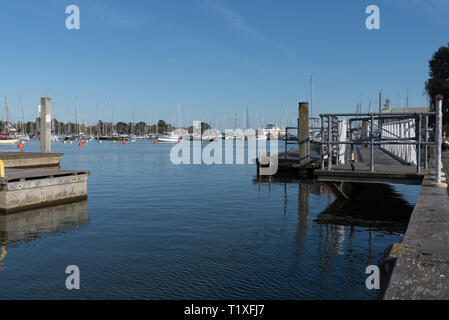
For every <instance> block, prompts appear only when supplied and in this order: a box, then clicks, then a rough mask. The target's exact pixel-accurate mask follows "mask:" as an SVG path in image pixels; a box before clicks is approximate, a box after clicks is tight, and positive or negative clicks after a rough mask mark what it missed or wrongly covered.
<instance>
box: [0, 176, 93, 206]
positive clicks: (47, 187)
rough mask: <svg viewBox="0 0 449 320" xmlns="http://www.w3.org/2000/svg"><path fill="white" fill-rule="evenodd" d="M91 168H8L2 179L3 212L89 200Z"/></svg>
mask: <svg viewBox="0 0 449 320" xmlns="http://www.w3.org/2000/svg"><path fill="white" fill-rule="evenodd" d="M88 175H89V171H76V170H60V169H45V168H43V169H6V170H5V177H2V178H0V213H3V214H8V213H13V212H17V211H23V210H29V209H35V208H39V207H45V206H51V205H56V204H61V203H69V202H74V201H79V200H84V199H87V178H88Z"/></svg>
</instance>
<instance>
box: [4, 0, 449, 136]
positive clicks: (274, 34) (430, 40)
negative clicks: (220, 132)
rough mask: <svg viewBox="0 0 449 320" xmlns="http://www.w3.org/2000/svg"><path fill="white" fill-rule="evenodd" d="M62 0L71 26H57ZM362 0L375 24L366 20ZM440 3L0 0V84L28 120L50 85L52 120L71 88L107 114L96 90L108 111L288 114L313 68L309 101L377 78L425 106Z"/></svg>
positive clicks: (448, 26)
mask: <svg viewBox="0 0 449 320" xmlns="http://www.w3.org/2000/svg"><path fill="white" fill-rule="evenodd" d="M70 4H76V5H78V6H79V8H80V11H81V29H80V30H76V31H68V30H67V29H66V28H65V19H66V17H67V15H66V14H65V8H66V6H67V5H70ZM370 4H375V5H378V6H379V7H380V10H381V30H367V29H366V28H365V19H366V17H367V15H366V14H365V8H366V7H367V6H368V5H370ZM448 17H449V1H447V0H420V1H418V0H395V1H387V0H372V1H356V0H345V1H334V0H328V1H322V0H316V1H302V0H295V1H274V0H270V1H265V0H238V1H236V0H182V1H181V0H178V1H173V0H164V1H161V0H155V1H150V0H133V1H118V0H80V1H75V0H70V1H61V0H60V1H57V0H40V1H31V0H27V1H25V0H14V1H9V0H8V1H6V0H1V3H0V35H1V36H0V47H1V50H0V96H2V97H4V96H7V98H8V105H9V108H10V109H11V117H12V119H13V120H14V119H15V118H16V117H17V109H18V95H19V93H20V94H22V97H23V105H24V109H25V110H24V111H25V117H26V119H27V120H28V119H34V118H35V117H36V116H37V105H38V103H39V98H40V97H41V96H45V95H47V93H48V95H49V96H50V97H51V98H53V99H54V112H55V114H56V116H57V117H58V118H59V119H61V120H63V121H66V120H67V117H68V116H67V112H68V111H67V110H69V109H68V108H69V107H70V112H71V114H72V115H71V119H72V120H73V119H74V112H75V111H74V110H75V108H74V105H75V96H78V97H79V104H80V113H82V114H84V118H85V119H86V121H87V122H88V121H89V119H91V120H92V121H94V119H95V118H96V115H97V114H98V118H101V119H103V120H104V119H105V107H104V106H105V102H106V101H107V103H108V109H107V120H109V121H110V120H111V117H112V115H111V113H112V109H113V110H114V121H118V120H123V121H131V119H132V114H134V115H135V116H134V118H135V119H136V120H137V119H145V120H149V119H151V122H154V119H155V118H156V116H157V117H158V118H161V119H166V120H168V121H175V119H176V118H177V109H178V107H177V106H178V104H180V105H181V114H182V118H183V121H184V122H186V121H188V122H190V121H192V120H194V119H202V120H209V119H214V123H215V121H216V119H217V118H218V121H219V125H220V127H221V126H222V122H223V117H224V116H226V123H227V126H228V127H232V124H233V114H234V112H238V113H239V118H240V121H241V120H242V118H243V115H244V114H246V108H248V109H249V113H250V117H251V123H252V124H253V125H254V123H255V122H256V119H257V117H259V119H260V120H261V119H262V114H263V116H264V120H265V121H269V120H274V121H277V122H278V124H281V118H282V115H283V113H285V112H286V113H287V115H288V116H289V119H290V121H291V123H290V124H292V123H293V121H294V119H295V118H296V113H297V103H298V101H302V100H305V101H307V100H308V99H309V96H310V94H309V77H310V75H313V78H314V113H318V112H346V111H354V110H355V108H356V104H357V103H358V102H359V101H362V103H363V108H364V109H365V110H366V109H367V108H368V102H369V100H370V99H372V101H373V104H374V103H377V102H376V99H377V94H378V91H379V90H380V89H383V92H384V96H386V97H390V99H391V100H392V103H393V105H398V104H399V105H400V104H401V99H403V101H405V97H406V93H407V89H408V90H409V96H410V105H411V106H413V104H414V103H413V101H415V103H416V105H417V106H423V105H425V104H426V97H425V95H424V82H425V80H426V79H427V75H428V70H427V69H428V60H429V59H430V58H431V56H432V53H433V52H434V51H435V50H436V49H438V48H439V47H440V46H442V45H446V44H447V42H449V36H448V35H449V32H448V31H449V19H448ZM1 106H2V108H1V110H2V111H1V115H2V119H4V111H3V110H4V103H3V101H2V103H1ZM97 110H98V111H97ZM81 117H82V116H81Z"/></svg>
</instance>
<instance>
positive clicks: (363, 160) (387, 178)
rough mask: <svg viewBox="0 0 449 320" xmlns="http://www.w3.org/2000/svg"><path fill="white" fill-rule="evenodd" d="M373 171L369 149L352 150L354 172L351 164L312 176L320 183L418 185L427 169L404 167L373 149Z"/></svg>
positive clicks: (378, 150)
mask: <svg viewBox="0 0 449 320" xmlns="http://www.w3.org/2000/svg"><path fill="white" fill-rule="evenodd" d="M373 153H374V162H375V171H374V172H371V171H370V149H369V148H363V147H362V148H354V156H355V163H354V170H353V169H352V167H351V164H338V165H333V166H332V170H327V169H321V168H320V169H318V170H315V171H314V176H315V177H316V178H317V180H318V181H320V182H363V183H393V184H394V183H398V184H415V185H420V184H421V182H422V180H423V178H424V176H425V174H426V173H428V172H429V170H428V169H424V168H421V170H420V173H418V172H417V168H416V166H412V165H405V164H403V163H402V162H400V161H398V160H397V159H395V158H393V157H391V156H390V155H389V154H388V153H386V152H385V151H383V150H382V149H379V148H375V149H374V150H373Z"/></svg>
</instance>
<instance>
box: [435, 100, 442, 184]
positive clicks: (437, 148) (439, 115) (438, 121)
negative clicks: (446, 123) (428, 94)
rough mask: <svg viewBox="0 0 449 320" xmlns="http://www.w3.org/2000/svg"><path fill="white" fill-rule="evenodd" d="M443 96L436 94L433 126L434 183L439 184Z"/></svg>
mask: <svg viewBox="0 0 449 320" xmlns="http://www.w3.org/2000/svg"><path fill="white" fill-rule="evenodd" d="M442 110H443V96H442V95H437V96H436V110H435V112H436V119H435V122H436V126H435V144H436V145H435V170H436V172H435V183H436V184H437V185H440V184H441V142H442V140H443V137H442V131H443V114H442Z"/></svg>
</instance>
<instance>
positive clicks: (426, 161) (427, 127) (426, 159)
mask: <svg viewBox="0 0 449 320" xmlns="http://www.w3.org/2000/svg"><path fill="white" fill-rule="evenodd" d="M424 119H425V124H424V126H425V127H426V135H425V140H424V141H425V142H426V146H425V147H424V169H428V168H429V161H428V157H429V146H428V145H427V143H428V142H429V116H425V118H424Z"/></svg>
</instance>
